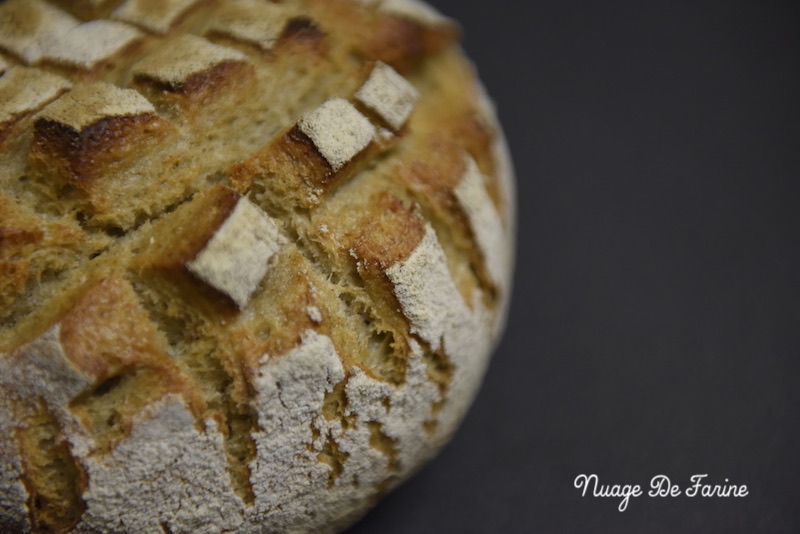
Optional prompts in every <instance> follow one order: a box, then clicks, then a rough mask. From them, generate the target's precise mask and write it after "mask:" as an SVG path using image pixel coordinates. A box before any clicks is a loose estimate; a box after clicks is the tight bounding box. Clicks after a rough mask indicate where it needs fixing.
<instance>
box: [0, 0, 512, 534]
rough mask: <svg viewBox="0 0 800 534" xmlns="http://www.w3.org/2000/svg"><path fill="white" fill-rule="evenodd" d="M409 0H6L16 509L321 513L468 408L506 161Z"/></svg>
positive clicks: (78, 517) (337, 516)
mask: <svg viewBox="0 0 800 534" xmlns="http://www.w3.org/2000/svg"><path fill="white" fill-rule="evenodd" d="M458 33H459V31H458V28H457V27H456V25H455V24H454V23H453V22H452V21H451V20H449V19H447V18H445V17H443V16H442V15H440V14H439V13H437V12H436V11H435V10H433V9H431V8H430V7H427V6H426V5H424V4H421V3H418V2H415V1H411V0H374V1H366V0H362V1H356V0H284V1H280V2H278V1H269V0H238V1H236V0H228V1H223V0H216V1H215V0H200V1H194V0H162V1H159V2H153V1H151V0H52V1H49V2H47V1H44V0H6V1H5V2H2V3H0V71H2V72H3V74H2V76H1V77H0V145H2V152H1V154H0V322H1V324H2V326H1V327H0V532H3V533H29V532H32V533H67V532H75V533H103V534H110V533H119V534H138V533H148V534H152V533H156V532H157V533H162V532H163V533H165V534H166V533H171V534H178V533H181V534H184V533H197V534H201V533H208V534H219V533H285V532H333V531H337V530H341V529H342V528H344V527H345V526H346V525H348V524H350V523H351V522H352V521H354V520H355V519H356V518H358V517H359V515H360V514H362V513H363V512H364V511H365V510H366V509H367V508H368V507H369V506H370V505H372V504H373V503H374V502H375V501H376V499H377V498H378V497H379V496H380V495H381V494H383V493H384V492H386V491H387V490H389V489H391V488H392V487H393V486H395V485H396V484H397V483H398V482H400V481H402V480H403V479H404V478H406V477H407V476H408V475H409V474H410V473H412V472H413V471H414V470H415V469H416V468H417V467H419V466H420V464H421V463H422V462H424V461H425V460H426V459H427V458H429V457H430V456H431V455H432V454H433V453H434V452H435V451H436V450H437V449H438V448H439V447H441V445H442V444H443V443H444V442H445V441H446V440H447V439H448V438H449V437H450V436H451V435H452V433H453V431H454V429H455V427H456V425H457V424H458V422H459V420H460V419H461V418H462V416H463V415H464V412H465V409H466V408H467V406H468V405H469V403H470V401H471V399H472V397H473V395H474V394H475V391H476V389H477V387H478V385H479V383H480V379H481V376H482V374H483V371H484V368H485V366H486V362H487V359H488V355H489V353H490V352H491V350H492V348H493V346H494V344H495V343H496V341H497V338H498V335H499V333H500V331H501V330H502V326H503V322H504V315H505V310H506V306H507V303H508V298H509V291H510V287H509V284H510V270H511V258H512V241H513V226H514V220H513V202H514V198H513V183H512V180H513V178H512V173H511V168H510V163H509V160H508V158H507V156H506V152H505V145H504V142H503V138H502V133H501V131H500V129H499V126H498V124H497V122H496V119H495V117H494V114H493V112H492V109H491V105H490V104H489V102H488V100H487V99H486V96H485V95H484V94H483V92H482V89H481V88H480V86H479V84H478V82H477V81H476V80H475V77H474V73H473V71H472V69H471V67H470V65H469V63H468V62H467V61H466V60H465V59H464V57H463V56H462V53H461V50H460V48H459V47H458V43H457V40H458Z"/></svg>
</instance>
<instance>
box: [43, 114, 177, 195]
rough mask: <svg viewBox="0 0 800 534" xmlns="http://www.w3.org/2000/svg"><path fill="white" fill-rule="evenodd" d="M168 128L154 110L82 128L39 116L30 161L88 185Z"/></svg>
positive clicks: (47, 171) (45, 172)
mask: <svg viewBox="0 0 800 534" xmlns="http://www.w3.org/2000/svg"><path fill="white" fill-rule="evenodd" d="M169 131H170V128H169V125H168V123H166V122H165V121H164V120H163V119H161V118H160V117H158V116H157V115H156V114H155V113H143V114H141V115H134V116H125V117H107V118H103V119H100V120H98V121H97V122H95V123H93V124H91V125H89V126H87V127H86V128H84V129H82V130H81V131H75V130H74V129H72V128H71V127H69V126H67V125H64V124H61V123H58V122H55V121H51V120H47V119H40V120H38V121H37V122H36V124H35V126H34V141H33V147H32V149H31V154H30V157H31V162H32V165H33V167H34V168H36V169H38V170H39V172H40V173H41V174H43V175H51V176H58V177H59V178H61V179H62V180H66V181H68V182H71V183H73V184H75V185H76V186H77V187H79V188H81V189H90V188H91V187H92V184H93V182H94V181H95V180H97V179H99V178H101V177H102V176H104V175H105V174H107V173H108V172H109V170H110V167H112V166H120V165H124V163H125V162H126V160H130V159H132V158H136V157H139V156H141V153H142V148H141V145H142V143H144V142H148V143H152V142H154V141H155V142H157V140H158V139H159V138H163V137H164V136H165V135H166V134H167V132H169Z"/></svg>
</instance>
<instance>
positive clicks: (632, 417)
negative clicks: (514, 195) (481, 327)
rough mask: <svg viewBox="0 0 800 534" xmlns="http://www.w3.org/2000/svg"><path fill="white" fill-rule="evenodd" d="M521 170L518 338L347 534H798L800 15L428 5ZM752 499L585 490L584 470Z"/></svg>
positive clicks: (745, 5)
mask: <svg viewBox="0 0 800 534" xmlns="http://www.w3.org/2000/svg"><path fill="white" fill-rule="evenodd" d="M433 3H434V5H436V6H438V7H439V8H440V9H441V10H442V11H443V12H445V13H447V14H449V15H451V16H453V17H455V18H457V19H459V20H460V21H461V22H462V25H463V28H464V35H465V40H464V46H465V48H466V50H467V52H468V53H469V55H470V56H471V57H472V58H473V60H474V61H475V62H476V63H477V65H478V68H479V71H480V74H481V76H482V78H483V79H484V81H485V83H486V85H487V86H488V88H489V91H490V93H491V94H492V95H493V96H494V98H495V100H496V101H497V104H498V108H499V112H500V116H501V119H502V121H503V123H504V126H505V129H506V133H507V135H508V137H509V140H510V143H511V148H512V152H513V155H514V160H515V164H516V167H517V175H518V188H519V212H520V216H519V235H518V263H517V271H516V279H515V283H516V285H515V290H514V300H513V304H512V308H511V318H510V324H509V328H508V331H507V333H506V336H505V338H504V341H503V343H502V345H501V346H500V348H499V350H498V352H497V353H496V355H495V357H494V360H493V362H492V366H491V368H490V371H489V374H488V376H487V377H486V381H485V384H484V387H483V389H482V391H481V393H480V395H479V397H478V399H477V401H476V403H475V405H474V407H473V409H472V411H471V412H470V413H469V415H468V417H467V419H466V420H465V421H464V424H463V426H462V428H461V430H460V431H459V433H458V434H457V435H456V437H455V439H454V440H453V442H452V443H451V444H450V445H449V446H448V447H447V448H446V449H445V450H444V451H443V453H442V454H441V455H440V456H439V457H438V458H437V459H436V460H435V461H433V462H432V463H431V464H430V465H429V466H427V467H426V468H424V469H423V470H422V471H421V472H420V473H419V474H418V475H417V476H416V477H414V478H413V479H412V480H411V481H409V482H408V483H407V484H405V485H404V486H402V487H401V488H399V489H398V490H397V491H395V492H394V493H393V494H392V495H390V496H389V497H387V498H386V499H385V500H384V501H383V502H382V503H381V504H380V505H379V506H378V507H377V508H376V509H375V510H374V511H373V512H371V513H370V514H369V515H368V516H367V517H366V518H365V519H364V520H363V521H362V522H361V523H359V524H358V525H356V526H355V527H354V528H353V529H352V530H351V531H350V532H349V534H367V533H375V532H380V533H382V534H391V533H404V534H405V533H408V534H410V533H414V534H423V533H450V532H453V533H535V532H559V533H561V532H576V533H577V532H622V533H626V532H630V533H634V532H635V533H639V532H647V533H661V532H665V533H666V532H670V533H671V532H675V533H694V532H709V533H718V532H719V533H724V532H737V533H739V532H740V533H756V532H759V533H760V532H786V533H797V532H800V442H799V439H798V438H800V432H799V427H800V418H798V415H799V414H798V412H799V411H800V410H798V408H800V394H798V379H800V364H799V363H798V360H799V359H800V252H799V250H800V247H799V246H798V245H800V243H799V241H800V202H798V200H799V199H798V192H799V191H800V186H799V185H798V179H800V16H799V14H800V7H798V6H799V5H800V3H798V2H770V1H760V0H759V1H755V0H754V1H751V2H743V1H734V0H726V1H715V2H710V1H700V0H692V1H689V0H685V1H681V0H673V1H650V0H631V1H626V2H620V1H565V0H552V1H550V2H537V1H532V2H530V1H529V2H523V1H493V2H485V1H475V2H467V1H465V0H447V1H446V0H438V1H434V2H433ZM581 473H586V474H591V473H596V474H598V475H599V476H600V478H601V481H603V482H606V483H618V484H640V485H642V486H643V487H645V489H646V486H647V484H648V483H649V481H650V478H651V477H652V476H654V475H657V474H666V475H668V476H670V477H671V478H672V479H673V480H674V481H676V482H678V483H679V484H680V485H681V486H682V487H685V486H686V485H687V484H688V481H689V476H690V475H692V474H695V473H707V474H708V475H709V479H710V480H711V481H712V482H717V483H722V482H724V479H725V478H729V479H730V480H731V482H735V483H739V484H747V486H748V488H749V493H750V495H749V496H748V497H746V498H743V499H700V498H695V499H688V498H686V497H681V498H677V499H654V498H647V497H640V498H638V499H635V500H633V501H632V502H631V503H630V505H629V507H628V510H627V511H626V512H624V513H620V512H618V511H617V509H616V507H617V504H618V500H617V499H599V498H598V499H591V498H588V497H587V498H581V497H580V494H579V491H578V490H577V489H575V488H574V487H573V480H574V479H575V477H576V476H577V475H578V474H581Z"/></svg>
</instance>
